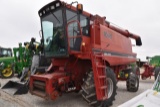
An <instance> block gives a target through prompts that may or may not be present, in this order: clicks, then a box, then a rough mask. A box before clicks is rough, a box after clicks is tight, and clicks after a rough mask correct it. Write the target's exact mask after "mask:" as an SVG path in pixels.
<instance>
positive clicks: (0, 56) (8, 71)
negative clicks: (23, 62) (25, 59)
mask: <svg viewBox="0 0 160 107" xmlns="http://www.w3.org/2000/svg"><path fill="white" fill-rule="evenodd" d="M13 62H14V58H13V57H12V49H11V48H3V47H0V75H1V76H2V77H3V78H9V77H12V76H13V75H14V70H13Z"/></svg>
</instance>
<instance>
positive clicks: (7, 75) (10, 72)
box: [2, 68, 12, 77]
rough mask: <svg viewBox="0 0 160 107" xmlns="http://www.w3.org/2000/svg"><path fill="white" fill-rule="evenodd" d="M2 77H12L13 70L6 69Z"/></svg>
mask: <svg viewBox="0 0 160 107" xmlns="http://www.w3.org/2000/svg"><path fill="white" fill-rule="evenodd" d="M2 75H3V76H4V77H10V76H11V75H12V69H11V68H6V69H4V70H3V71H2Z"/></svg>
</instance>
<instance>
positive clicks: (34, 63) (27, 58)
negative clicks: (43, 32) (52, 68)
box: [2, 38, 51, 95]
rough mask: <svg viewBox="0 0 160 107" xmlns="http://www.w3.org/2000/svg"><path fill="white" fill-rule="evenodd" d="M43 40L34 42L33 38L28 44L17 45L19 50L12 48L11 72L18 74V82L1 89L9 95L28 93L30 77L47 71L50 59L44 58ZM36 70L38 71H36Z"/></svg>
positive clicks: (10, 83) (12, 82)
mask: <svg viewBox="0 0 160 107" xmlns="http://www.w3.org/2000/svg"><path fill="white" fill-rule="evenodd" d="M43 43H44V41H43V39H41V42H40V43H39V42H36V40H35V39H34V38H32V39H31V41H30V42H25V43H24V46H25V47H22V44H21V43H20V44H19V48H14V49H13V51H14V63H13V64H12V63H11V65H14V66H13V71H15V72H16V73H18V75H19V77H20V80H18V81H14V80H10V81H8V82H7V83H6V84H5V85H4V86H3V87H2V89H3V90H4V91H5V89H7V90H9V93H10V94H13V95H21V94H26V93H27V92H28V85H29V81H30V76H31V75H34V74H41V73H45V72H44V69H47V68H48V66H49V65H50V63H51V60H50V58H46V57H44V52H43ZM37 69H38V70H37Z"/></svg>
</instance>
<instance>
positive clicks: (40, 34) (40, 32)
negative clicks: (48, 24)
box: [39, 30, 42, 38]
mask: <svg viewBox="0 0 160 107" xmlns="http://www.w3.org/2000/svg"><path fill="white" fill-rule="evenodd" d="M39 36H40V38H42V30H40V31H39Z"/></svg>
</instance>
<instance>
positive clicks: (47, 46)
mask: <svg viewBox="0 0 160 107" xmlns="http://www.w3.org/2000/svg"><path fill="white" fill-rule="evenodd" d="M63 23H64V22H63V16H62V10H61V9H59V10H56V11H53V12H50V13H49V14H48V15H47V16H44V17H43V18H42V30H43V39H44V51H45V54H46V56H62V55H65V54H66V46H65V36H64V25H63Z"/></svg>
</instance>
